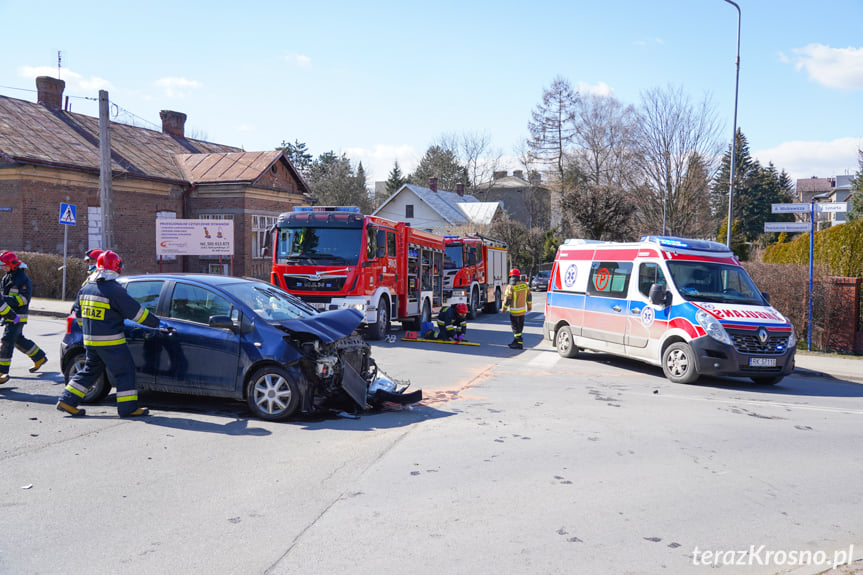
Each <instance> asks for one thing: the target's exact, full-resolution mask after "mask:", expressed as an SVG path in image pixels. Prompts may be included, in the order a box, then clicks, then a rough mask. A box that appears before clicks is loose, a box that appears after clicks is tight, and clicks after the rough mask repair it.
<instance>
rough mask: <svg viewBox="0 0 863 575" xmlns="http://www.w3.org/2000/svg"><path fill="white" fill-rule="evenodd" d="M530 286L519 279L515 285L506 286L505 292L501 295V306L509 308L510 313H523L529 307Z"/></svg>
mask: <svg viewBox="0 0 863 575" xmlns="http://www.w3.org/2000/svg"><path fill="white" fill-rule="evenodd" d="M531 299H532V298H531V294H530V287H529V286H528V285H527V284H526V283H524V282H522V281H519V282H518V283H517V284H515V285H508V286H506V293H505V294H504V296H503V308H504V310H506V309H507V308H509V313H511V314H512V315H524V314H525V313H526V312H528V311H529V310H530V307H531V303H532V302H531Z"/></svg>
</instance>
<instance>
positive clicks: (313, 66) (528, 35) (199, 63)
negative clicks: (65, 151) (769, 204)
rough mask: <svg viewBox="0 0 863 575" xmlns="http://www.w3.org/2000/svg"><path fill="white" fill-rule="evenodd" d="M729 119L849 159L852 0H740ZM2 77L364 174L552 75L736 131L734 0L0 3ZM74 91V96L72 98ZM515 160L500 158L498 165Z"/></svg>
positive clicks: (825, 164)
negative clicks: (293, 146) (705, 112)
mask: <svg viewBox="0 0 863 575" xmlns="http://www.w3.org/2000/svg"><path fill="white" fill-rule="evenodd" d="M738 4H739V5H740V6H741V9H742V33H741V65H740V85H739V96H738V126H739V127H740V128H741V129H742V130H743V133H744V134H745V135H746V137H747V139H748V140H749V145H750V151H751V153H752V154H753V155H754V156H755V157H756V158H758V159H759V160H760V161H761V162H762V163H764V164H766V163H767V162H768V161H773V163H774V164H775V165H776V166H777V168H779V169H785V170H786V171H787V172H788V173H789V174H791V176H792V177H794V178H804V177H810V176H820V177H827V176H833V175H836V174H844V173H854V172H855V171H856V170H857V169H858V165H857V149H858V147H863V35H861V33H860V23H861V22H863V1H861V0H821V1H817V2H816V1H812V0H808V1H800V0H785V1H780V0H740V1H738ZM0 22H3V32H2V34H0V94H2V95H4V96H9V97H14V98H20V99H25V100H31V101H35V99H36V94H35V77H36V76H38V75H45V74H47V75H52V76H56V75H57V52H58V51H60V52H61V55H62V65H61V69H60V77H61V78H63V79H64V80H65V81H66V91H65V94H66V95H68V96H70V97H71V104H72V111H75V112H80V113H84V114H89V115H94V116H95V115H97V114H98V107H97V105H96V103H95V99H96V98H97V96H98V91H99V90H100V89H105V90H108V92H109V96H110V99H111V101H112V103H114V104H116V106H117V108H116V109H117V110H119V111H120V112H121V116H119V117H118V119H119V120H121V121H123V120H126V121H128V118H129V116H128V115H127V113H128V114H132V115H134V117H135V122H136V123H137V124H138V125H144V126H147V127H152V128H154V129H160V126H161V124H160V119H159V111H160V110H163V109H170V110H176V111H180V112H184V113H186V114H187V115H188V120H187V122H186V132H187V135H189V134H192V135H194V136H196V137H200V138H202V139H206V140H209V141H213V142H218V143H223V144H230V145H235V146H242V147H243V148H244V149H246V150H249V151H259V150H270V149H273V148H274V147H276V146H278V145H279V144H280V143H281V142H282V141H283V140H287V141H290V142H293V141H295V140H299V141H301V142H305V143H306V144H307V146H308V149H309V151H310V152H311V153H312V154H313V155H315V156H317V155H318V154H321V153H323V152H326V151H329V150H333V151H335V152H344V153H346V154H347V155H348V156H349V157H350V158H351V159H352V160H353V161H354V162H355V163H356V162H358V161H362V162H363V166H364V168H365V169H366V171H367V173H368V175H369V180H370V182H369V183H370V185H371V182H372V181H373V180H376V179H377V180H383V179H386V177H387V173H388V172H389V170H390V169H391V168H392V166H393V162H394V160H396V159H398V161H399V164H400V166H401V168H402V171H404V172H408V171H410V170H412V169H413V168H414V167H415V166H416V163H417V162H418V160H419V159H420V158H421V157H422V155H423V153H424V152H425V150H426V149H427V148H428V146H429V145H430V144H432V143H433V142H435V141H436V140H438V139H439V138H440V136H441V135H442V134H465V133H469V134H480V135H487V136H488V137H489V139H490V141H491V147H492V148H493V149H495V150H497V151H499V152H500V153H501V154H502V155H503V156H513V155H515V148H516V147H517V146H518V145H519V143H520V142H522V141H523V140H524V139H525V138H526V137H527V136H528V131H527V123H528V120H529V119H530V113H531V110H532V109H533V108H534V107H536V105H537V104H538V103H539V102H540V101H541V98H542V93H543V89H544V88H546V87H548V86H549V85H550V84H551V82H552V80H553V79H554V77H555V76H562V77H564V78H566V79H568V80H569V81H570V82H571V84H572V85H573V86H574V87H580V88H581V90H583V91H599V92H602V93H610V94H612V95H613V96H614V97H616V98H617V99H619V100H620V101H621V102H623V103H625V104H633V105H637V104H638V103H639V99H640V95H641V93H642V92H643V91H645V90H648V89H652V88H658V87H666V86H669V85H672V86H679V87H682V88H683V90H684V91H685V92H686V93H687V94H688V95H689V96H690V97H691V98H692V100H693V102H699V101H700V100H701V99H702V98H704V97H705V96H707V97H709V98H710V101H711V102H712V106H713V109H714V110H715V112H716V114H717V116H718V118H719V119H720V121H721V122H722V125H723V126H724V127H723V133H726V134H727V136H725V137H726V138H727V140H726V145H727V143H728V142H730V139H731V133H732V116H733V110H734V76H735V57H736V49H737V47H736V41H737V11H736V10H735V9H734V7H733V6H732V5H731V4H728V3H727V2H725V1H724V0H664V1H663V0H655V1H654V2H646V1H635V0H618V1H605V2H603V1H596V2H585V1H582V0H565V1H563V0H562V1H551V0H534V1H532V2H509V1H497V2H487V1H476V2H470V1H462V2H453V1H448V0H445V1H439V2H434V3H431V2H410V1H401V2H375V1H369V2H364V3H363V2H355V1H354V2H341V1H338V0H336V1H332V2H311V1H308V0H307V1H305V2H302V3H298V2H293V1H282V2H269V1H252V2H246V3H238V2H222V1H220V0H215V1H211V2H197V1H189V2H183V1H179V2H164V1H162V0H151V1H149V2H146V3H124V2H92V1H86V0H82V1H79V2H75V3H69V2H55V1H53V0H43V1H42V2H33V1H32V0H0ZM88 98H89V99H88ZM515 168H518V166H517V165H516V164H515V162H513V163H512V164H511V165H510V166H509V169H515Z"/></svg>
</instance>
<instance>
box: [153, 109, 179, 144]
mask: <svg viewBox="0 0 863 575" xmlns="http://www.w3.org/2000/svg"><path fill="white" fill-rule="evenodd" d="M159 117H160V118H162V133H163V134H168V135H169V136H173V137H175V138H185V137H186V114H184V113H182V112H172V111H171V110H162V111H161V112H159Z"/></svg>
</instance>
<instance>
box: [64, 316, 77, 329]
mask: <svg viewBox="0 0 863 575" xmlns="http://www.w3.org/2000/svg"><path fill="white" fill-rule="evenodd" d="M76 319H78V318H76V317H75V314H74V313H70V314H69V315H68V316H66V333H67V334H70V333H72V324H73V323H74V322H75V320H76Z"/></svg>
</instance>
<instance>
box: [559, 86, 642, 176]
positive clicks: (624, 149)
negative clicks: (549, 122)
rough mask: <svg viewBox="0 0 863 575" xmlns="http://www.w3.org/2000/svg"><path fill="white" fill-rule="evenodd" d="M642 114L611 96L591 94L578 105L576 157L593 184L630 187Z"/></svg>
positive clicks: (584, 173) (575, 159) (583, 172)
mask: <svg viewBox="0 0 863 575" xmlns="http://www.w3.org/2000/svg"><path fill="white" fill-rule="evenodd" d="M637 119H638V115H637V114H636V112H635V109H634V108H633V107H632V106H624V105H623V104H622V103H620V101H618V100H617V99H615V98H613V97H611V96H598V95H593V94H588V95H585V96H582V97H581V99H580V100H579V101H578V105H577V106H576V119H575V122H576V123H575V127H576V139H575V143H576V145H577V149H576V150H574V152H573V155H572V158H573V161H574V162H576V164H577V165H578V168H579V171H580V172H581V173H582V174H583V175H584V176H585V178H587V180H588V181H589V182H593V183H594V184H599V185H616V186H624V185H628V184H630V183H631V181H632V175H633V174H632V172H633V170H632V154H633V149H634V147H635V128H636V124H637Z"/></svg>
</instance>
